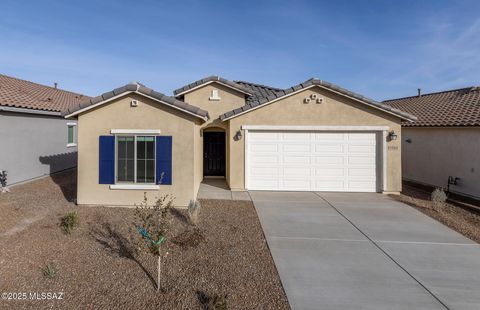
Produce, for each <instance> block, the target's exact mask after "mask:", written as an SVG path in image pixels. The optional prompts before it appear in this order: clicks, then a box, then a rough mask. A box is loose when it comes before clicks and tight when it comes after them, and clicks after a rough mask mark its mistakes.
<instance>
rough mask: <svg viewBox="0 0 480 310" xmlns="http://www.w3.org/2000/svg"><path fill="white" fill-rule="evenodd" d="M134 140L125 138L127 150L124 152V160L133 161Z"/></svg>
mask: <svg viewBox="0 0 480 310" xmlns="http://www.w3.org/2000/svg"><path fill="white" fill-rule="evenodd" d="M134 140H135V138H134V137H125V141H127V150H126V152H127V153H126V158H128V159H132V160H133V159H135V144H134V143H135V141H134Z"/></svg>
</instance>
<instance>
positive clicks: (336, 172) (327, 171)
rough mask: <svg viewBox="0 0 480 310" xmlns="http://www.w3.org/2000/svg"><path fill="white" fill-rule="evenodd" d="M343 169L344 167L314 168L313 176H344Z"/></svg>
mask: <svg viewBox="0 0 480 310" xmlns="http://www.w3.org/2000/svg"><path fill="white" fill-rule="evenodd" d="M345 174H346V173H345V169H344V168H316V169H315V176H318V177H321V176H329V177H332V176H340V177H344V176H345Z"/></svg>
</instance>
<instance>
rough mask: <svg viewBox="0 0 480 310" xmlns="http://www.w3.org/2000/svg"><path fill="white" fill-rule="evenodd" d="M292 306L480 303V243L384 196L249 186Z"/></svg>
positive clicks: (427, 306)
mask: <svg viewBox="0 0 480 310" xmlns="http://www.w3.org/2000/svg"><path fill="white" fill-rule="evenodd" d="M250 195H251V197H252V200H253V202H254V204H255V208H256V209H257V212H258V215H259V218H260V221H261V224H262V227H263V230H264V232H265V236H266V238H267V242H268V245H269V247H270V250H271V252H272V256H273V259H274V261H275V264H276V266H277V269H278V272H279V274H280V278H281V280H282V284H283V286H284V288H285V292H286V294H287V297H288V300H289V302H290V305H291V306H292V308H293V309H382V310H383V309H480V247H479V245H477V244H476V243H474V242H473V241H471V240H469V239H467V238H465V237H463V236H462V235H460V234H458V233H457V232H455V231H453V230H451V229H449V228H447V227H446V226H444V225H442V224H440V223H439V222H437V221H435V220H433V219H431V218H429V217H427V216H426V215H424V214H422V213H420V212H418V211H417V210H415V209H413V208H412V207H410V206H407V205H405V204H403V203H400V202H397V201H395V200H392V199H391V198H389V197H388V196H385V195H381V194H358V193H312V192H255V191H253V192H250Z"/></svg>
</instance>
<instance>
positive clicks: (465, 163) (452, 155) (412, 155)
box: [385, 87, 480, 199]
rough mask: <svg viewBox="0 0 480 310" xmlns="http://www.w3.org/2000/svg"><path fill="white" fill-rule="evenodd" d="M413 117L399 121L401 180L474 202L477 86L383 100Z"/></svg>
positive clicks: (478, 149) (479, 168)
mask: <svg viewBox="0 0 480 310" xmlns="http://www.w3.org/2000/svg"><path fill="white" fill-rule="evenodd" d="M385 104H388V105H390V106H392V107H394V108H398V109H401V110H402V111H406V112H408V113H412V114H415V115H416V116H417V117H418V120H417V121H415V122H405V123H403V124H402V126H403V130H402V131H403V138H402V166H403V177H404V179H405V180H408V181H415V182H417V183H423V184H426V185H431V186H438V187H444V188H447V186H448V178H449V177H452V178H453V179H455V178H459V180H458V181H457V184H456V185H450V190H451V191H452V192H455V193H458V194H462V195H466V196H472V197H474V198H477V199H478V198H480V87H468V88H462V89H455V90H448V91H443V92H438V93H431V94H419V95H417V96H413V97H406V98H399V99H392V100H387V101H385Z"/></svg>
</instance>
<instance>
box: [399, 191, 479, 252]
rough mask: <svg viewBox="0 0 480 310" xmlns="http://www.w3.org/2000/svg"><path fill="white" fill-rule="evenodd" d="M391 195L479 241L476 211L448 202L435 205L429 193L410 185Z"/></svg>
mask: <svg viewBox="0 0 480 310" xmlns="http://www.w3.org/2000/svg"><path fill="white" fill-rule="evenodd" d="M391 197H392V198H394V199H397V200H400V201H402V202H404V203H406V204H408V205H410V206H412V207H414V208H416V209H417V210H419V211H420V212H422V213H424V214H426V215H428V216H430V217H432V218H434V219H436V220H437V221H439V222H441V223H442V224H444V225H446V226H448V227H450V228H451V229H453V230H456V231H457V232H459V233H461V234H462V235H464V236H465V237H467V238H470V239H471V240H473V241H475V242H477V243H480V215H479V214H478V213H475V212H473V211H470V210H466V209H462V208H461V207H459V206H455V205H452V204H450V203H445V204H443V205H440V206H439V205H435V204H434V203H433V202H432V201H431V200H430V194H429V193H427V192H425V191H423V190H421V189H417V188H415V187H412V186H404V187H403V191H402V194H401V195H391Z"/></svg>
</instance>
